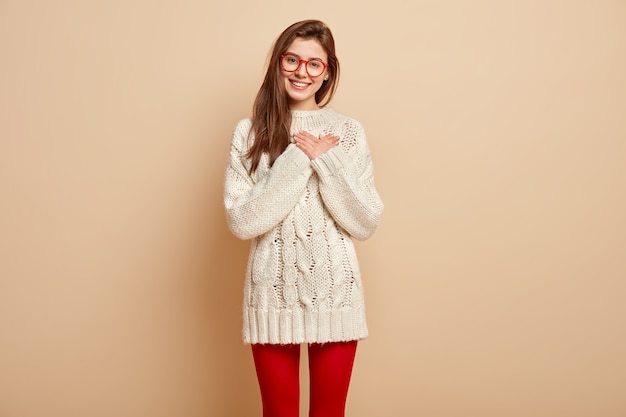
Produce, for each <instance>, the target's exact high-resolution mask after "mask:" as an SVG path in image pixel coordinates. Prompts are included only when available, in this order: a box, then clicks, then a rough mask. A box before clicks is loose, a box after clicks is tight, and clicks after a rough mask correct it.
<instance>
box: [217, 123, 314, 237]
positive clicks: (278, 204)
mask: <svg viewBox="0 0 626 417" xmlns="http://www.w3.org/2000/svg"><path fill="white" fill-rule="evenodd" d="M249 128H250V123H249V120H244V121H241V122H240V123H238V125H237V127H236V128H235V131H234V133H233V138H232V141H231V149H230V156H229V163H228V167H227V168H226V173H225V180H224V205H225V208H226V214H227V219H228V225H229V227H230V229H231V231H232V232H233V234H234V235H235V236H237V237H239V238H241V239H251V238H254V237H256V236H259V235H262V234H263V233H266V232H268V231H269V230H271V229H273V228H274V227H275V226H276V225H277V224H279V223H280V222H281V221H282V220H283V219H284V218H285V217H286V216H287V214H289V212H290V211H291V210H292V209H293V207H294V206H295V205H296V203H297V202H298V200H299V199H300V197H301V196H302V194H303V192H304V189H305V187H306V184H307V181H308V180H309V177H310V176H311V174H312V172H313V171H312V168H311V164H310V161H309V158H308V157H307V156H306V155H305V154H304V153H303V152H302V151H301V150H299V149H298V148H297V147H296V146H295V145H293V144H290V145H289V146H288V147H287V149H286V150H285V151H284V152H283V153H282V155H280V156H279V157H278V158H277V159H276V161H274V164H273V165H272V167H271V168H270V169H268V170H266V171H264V172H259V171H261V169H258V170H257V174H258V175H255V176H251V175H250V174H249V172H248V166H249V164H247V156H246V151H247V137H248V131H249ZM256 177H259V178H258V179H257V178H256Z"/></svg>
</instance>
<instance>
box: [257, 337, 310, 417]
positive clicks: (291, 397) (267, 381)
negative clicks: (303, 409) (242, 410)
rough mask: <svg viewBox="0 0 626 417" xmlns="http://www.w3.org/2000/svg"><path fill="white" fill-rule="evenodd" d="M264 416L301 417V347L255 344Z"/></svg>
mask: <svg viewBox="0 0 626 417" xmlns="http://www.w3.org/2000/svg"><path fill="white" fill-rule="evenodd" d="M252 355H253V358H254V366H255V368H256V373H257V378H258V380H259V388H260V391H261V400H262V401H263V416H264V417H297V416H298V413H299V409H300V379H299V378H300V376H299V371H300V345H271V344H254V345H252Z"/></svg>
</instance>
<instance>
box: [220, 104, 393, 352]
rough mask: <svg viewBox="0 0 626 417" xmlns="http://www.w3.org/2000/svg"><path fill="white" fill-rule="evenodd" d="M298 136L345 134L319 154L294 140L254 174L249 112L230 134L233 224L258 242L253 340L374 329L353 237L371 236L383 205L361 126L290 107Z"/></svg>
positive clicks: (248, 305) (247, 299) (250, 297)
mask: <svg viewBox="0 0 626 417" xmlns="http://www.w3.org/2000/svg"><path fill="white" fill-rule="evenodd" d="M292 116H293V120H292V133H295V132H297V131H300V130H305V131H307V132H309V133H311V134H313V135H316V136H317V135H320V134H334V135H337V136H339V138H340V142H339V146H337V147H335V148H333V149H331V150H329V151H328V152H326V153H325V154H323V155H321V156H319V157H318V158H316V159H315V160H313V161H310V160H309V158H308V157H307V156H306V155H305V154H304V152H302V151H301V150H300V149H298V148H297V147H296V146H295V145H294V144H293V143H292V144H290V145H289V146H288V147H287V149H286V150H285V151H284V152H283V154H282V155H281V156H279V157H278V158H277V159H276V161H275V162H274V164H273V166H272V167H271V168H270V167H269V163H268V158H267V155H264V156H263V158H262V159H261V163H260V164H259V167H258V169H257V170H256V172H255V173H254V174H252V175H250V174H249V171H250V161H249V159H248V158H247V157H246V152H247V150H248V145H249V140H248V133H249V131H250V126H251V121H250V119H244V120H241V121H240V122H239V123H238V124H237V126H236V127H235V130H234V132H233V137H232V143H231V149H230V159H229V164H228V167H227V169H226V175H225V187H224V204H225V207H226V213H227V218H228V224H229V227H230V229H231V231H232V232H233V233H234V234H235V235H236V236H237V237H239V238H241V239H251V240H252V242H251V247H250V257H249V260H248V268H247V271H246V281H245V287H244V306H243V307H244V317H243V320H244V326H243V339H244V342H246V343H276V344H278V343H280V344H287V343H325V342H338V341H347V340H358V339H362V338H364V337H366V336H367V325H366V320H365V309H364V304H363V289H362V282H361V275H360V271H359V266H358V262H357V257H356V251H355V248H354V244H353V242H352V238H355V239H359V240H364V239H367V238H368V237H370V236H371V235H372V234H373V233H374V231H375V229H376V227H377V225H378V222H379V219H380V216H381V214H382V211H383V203H382V201H381V199H380V197H379V195H378V193H377V192H376V188H375V186H374V176H373V168H372V161H371V158H370V152H369V148H368V145H367V140H366V136H365V132H364V130H363V127H362V126H361V124H360V123H359V122H358V121H356V120H354V119H351V118H349V117H346V116H344V115H342V114H340V113H338V112H336V111H335V110H332V109H330V108H322V109H320V110H313V111H292Z"/></svg>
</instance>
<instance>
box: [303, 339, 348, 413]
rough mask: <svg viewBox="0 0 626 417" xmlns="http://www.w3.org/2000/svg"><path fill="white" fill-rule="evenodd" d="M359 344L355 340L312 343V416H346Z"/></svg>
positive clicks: (310, 353) (310, 361) (310, 362)
mask: <svg viewBox="0 0 626 417" xmlns="http://www.w3.org/2000/svg"><path fill="white" fill-rule="evenodd" d="M356 346H357V342H356V340H355V341H351V342H342V343H325V344H311V345H310V346H309V370H310V374H311V406H310V411H309V417H344V415H345V408H346V398H347V396H348V387H349V385H350V377H351V376H352V365H353V363H354V357H355V355H356Z"/></svg>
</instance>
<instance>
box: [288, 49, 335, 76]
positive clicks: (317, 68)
mask: <svg viewBox="0 0 626 417" xmlns="http://www.w3.org/2000/svg"><path fill="white" fill-rule="evenodd" d="M302 64H304V68H305V69H306V73H307V74H308V75H309V77H319V76H320V75H322V73H323V72H324V70H325V69H326V67H328V64H326V63H325V62H324V61H322V60H321V59H318V58H313V59H309V60H308V61H307V60H306V59H300V57H299V56H298V55H296V54H282V55H281V56H280V66H281V67H282V69H283V70H285V71H287V72H296V71H298V68H300V65H302Z"/></svg>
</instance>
